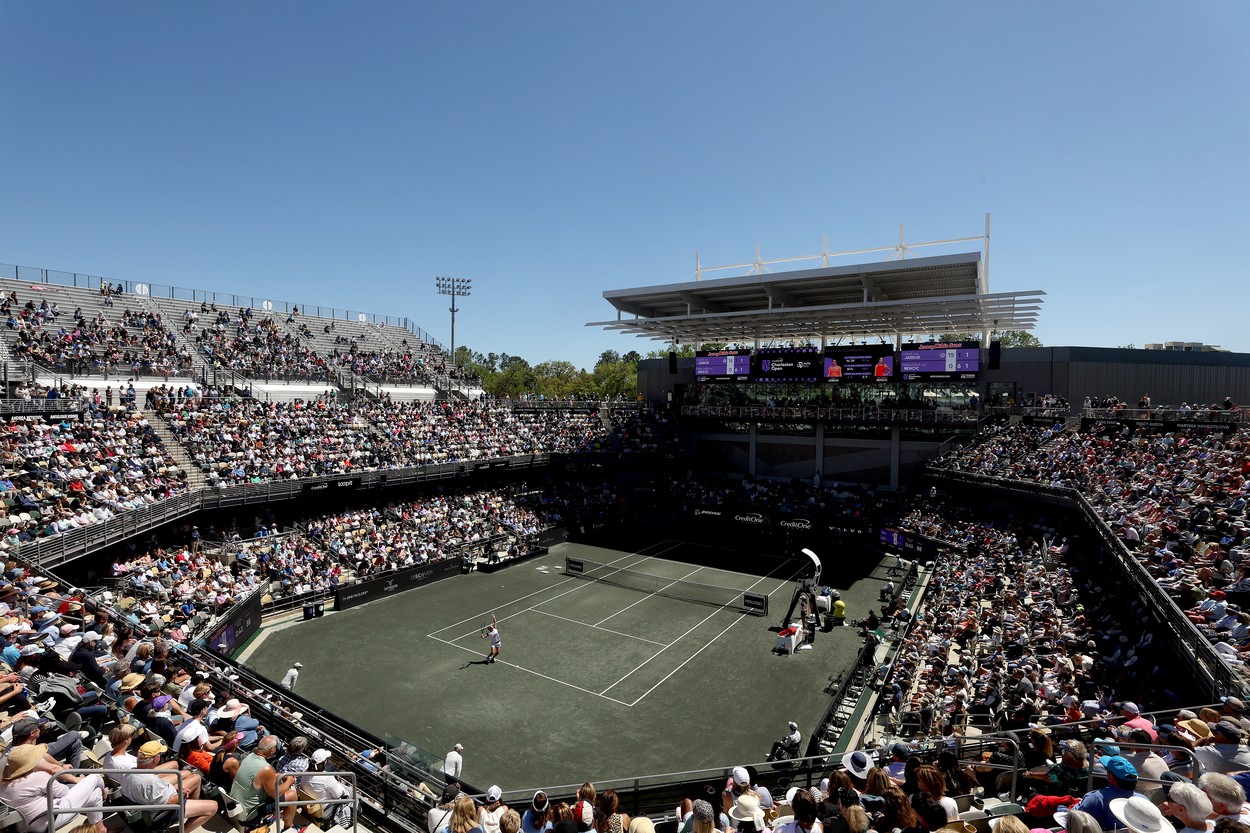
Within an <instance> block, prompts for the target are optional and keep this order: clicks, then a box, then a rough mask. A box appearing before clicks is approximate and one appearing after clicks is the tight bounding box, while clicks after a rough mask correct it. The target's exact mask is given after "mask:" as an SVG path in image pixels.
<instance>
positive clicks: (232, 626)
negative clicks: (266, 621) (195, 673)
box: [208, 593, 264, 656]
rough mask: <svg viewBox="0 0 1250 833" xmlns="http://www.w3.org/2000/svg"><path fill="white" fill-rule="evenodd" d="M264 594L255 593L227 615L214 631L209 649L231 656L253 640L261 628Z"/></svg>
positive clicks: (209, 642)
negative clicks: (261, 601) (261, 606)
mask: <svg viewBox="0 0 1250 833" xmlns="http://www.w3.org/2000/svg"><path fill="white" fill-rule="evenodd" d="M263 595H264V594H263V593H253V594H252V595H251V596H249V597H248V598H246V599H244V600H243V602H242V603H241V604H238V605H235V606H234V608H233V609H231V610H230V611H229V612H228V613H227V614H226V620H225V621H224V622H222V623H221V624H220V625H218V626H217V628H216V629H214V630H213V635H212V636H210V637H209V638H208V647H209V648H211V649H213V650H214V651H218V652H220V653H222V654H226V655H227V656H229V655H230V654H231V653H232V652H233V651H234V649H235V648H238V647H239V646H240V645H242V644H243V643H244V642H247V641H248V640H249V639H251V638H252V634H254V633H256V631H257V630H258V629H259V628H260V600H261V596H263Z"/></svg>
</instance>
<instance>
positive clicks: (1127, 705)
mask: <svg viewBox="0 0 1250 833" xmlns="http://www.w3.org/2000/svg"><path fill="white" fill-rule="evenodd" d="M1120 711H1122V712H1125V713H1127V714H1141V709H1139V708H1138V707H1137V704H1136V703H1134V702H1133V701H1131V700H1125V701H1124V702H1123V703H1121V704H1120Z"/></svg>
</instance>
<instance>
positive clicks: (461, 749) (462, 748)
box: [452, 743, 464, 752]
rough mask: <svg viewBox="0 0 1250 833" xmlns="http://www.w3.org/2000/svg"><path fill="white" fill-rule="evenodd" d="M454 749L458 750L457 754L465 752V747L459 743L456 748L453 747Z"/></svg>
mask: <svg viewBox="0 0 1250 833" xmlns="http://www.w3.org/2000/svg"><path fill="white" fill-rule="evenodd" d="M452 749H454V750H456V751H457V752H463V751H464V747H463V746H461V745H460V744H458V743H457V744H456V745H455V746H453V747H452Z"/></svg>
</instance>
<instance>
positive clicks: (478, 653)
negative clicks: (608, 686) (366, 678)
mask: <svg viewBox="0 0 1250 833" xmlns="http://www.w3.org/2000/svg"><path fill="white" fill-rule="evenodd" d="M430 638H431V639H433V640H435V641H437V642H442V643H443V644H444V645H450V646H451V647H453V648H459V649H460V650H462V651H468V652H469V653H470V654H473V655H474V656H477V657H480V656H482V652H481V651H480V650H477V649H475V648H466V647H465V646H464V645H457V644H456V643H454V642H448V641H447V640H446V639H439V638H438V637H437V636H431V637H430ZM493 664H494V665H506V666H508V667H509V668H515V669H516V670H518V671H524V672H525V673H526V674H533V675H534V676H535V677H542V678H543V679H544V680H550V681H551V682H553V683H559V684H560V685H562V686H567V687H569V688H575V689H577V690H578V691H582V692H585V693H586V694H593V695H594V696H596V697H602V698H603V699H604V700H611V701H612V702H613V703H617V704H619V705H622V706H625V707H628V706H629V703H626V702H625V701H624V700H617V699H616V698H615V697H608V696H606V695H603V694H599V693H598V692H595V691H591V690H590V689H588V688H582V687H581V686H579V685H573V684H572V683H566V682H565V681H564V680H559V679H556V678H555V677H553V676H551V675H550V674H543V673H542V672H540V671H531V670H530V669H528V668H525V667H523V666H520V665H517V664H516V663H512V662H508V661H507V660H502V659H497V660H495V662H494V663H493Z"/></svg>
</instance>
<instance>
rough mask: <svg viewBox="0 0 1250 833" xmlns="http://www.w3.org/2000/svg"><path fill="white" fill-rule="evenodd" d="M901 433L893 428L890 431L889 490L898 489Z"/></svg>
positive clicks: (901, 444)
mask: <svg viewBox="0 0 1250 833" xmlns="http://www.w3.org/2000/svg"><path fill="white" fill-rule="evenodd" d="M902 437H903V432H902V430H901V429H900V428H899V427H898V426H895V427H893V428H891V429H890V490H891V491H894V490H896V489H898V461H899V458H900V457H901V456H902V446H903V439H902Z"/></svg>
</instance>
